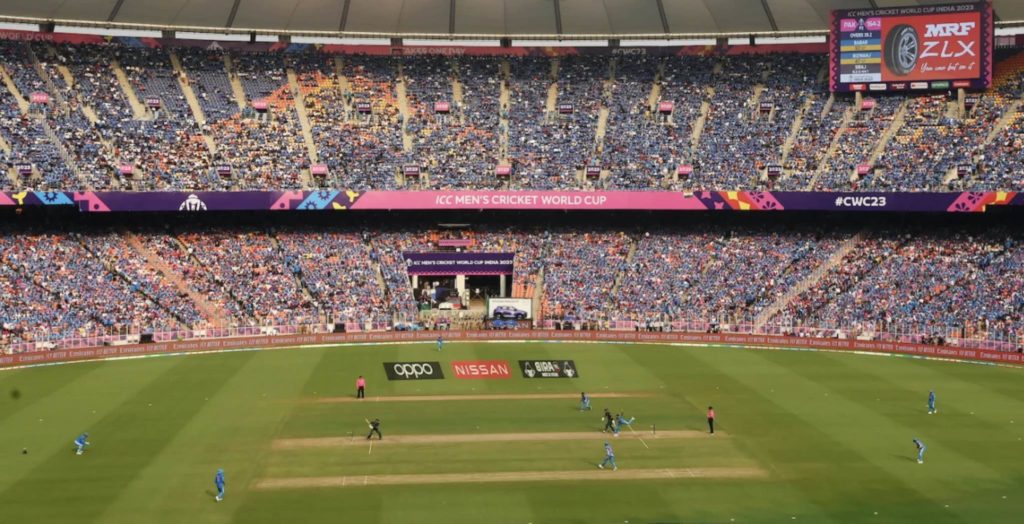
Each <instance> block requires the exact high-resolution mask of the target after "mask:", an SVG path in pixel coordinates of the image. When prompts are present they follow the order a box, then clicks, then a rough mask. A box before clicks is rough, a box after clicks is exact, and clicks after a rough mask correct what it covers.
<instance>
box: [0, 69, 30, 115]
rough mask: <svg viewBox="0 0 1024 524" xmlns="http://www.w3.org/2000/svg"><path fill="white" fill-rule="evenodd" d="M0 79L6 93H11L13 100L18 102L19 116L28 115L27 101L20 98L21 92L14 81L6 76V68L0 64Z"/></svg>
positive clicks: (22, 97)
mask: <svg viewBox="0 0 1024 524" xmlns="http://www.w3.org/2000/svg"><path fill="white" fill-rule="evenodd" d="M0 79H2V80H3V82H4V85H5V86H7V91H8V92H10V93H11V96H13V97H14V100H16V101H17V102H18V109H19V110H21V114H25V113H28V106H29V103H28V99H27V98H25V97H24V96H22V93H21V91H19V90H18V86H17V85H16V84H15V83H14V80H13V79H12V78H11V76H10V75H9V74H7V68H6V67H4V66H3V64H0Z"/></svg>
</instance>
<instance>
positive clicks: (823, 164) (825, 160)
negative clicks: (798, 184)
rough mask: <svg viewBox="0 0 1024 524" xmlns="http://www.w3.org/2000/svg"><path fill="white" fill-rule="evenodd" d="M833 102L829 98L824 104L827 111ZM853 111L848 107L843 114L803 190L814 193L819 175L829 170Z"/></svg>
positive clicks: (832, 99)
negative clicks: (816, 167) (830, 141)
mask: <svg viewBox="0 0 1024 524" xmlns="http://www.w3.org/2000/svg"><path fill="white" fill-rule="evenodd" d="M834 100H835V99H834V98H831V99H830V103H828V104H826V106H828V107H829V109H831V102H833V101H834ZM853 111H854V109H853V108H852V107H849V108H847V109H846V112H845V113H844V114H843V121H842V123H841V124H839V129H837V130H836V134H835V135H834V136H833V137H832V143H831V144H829V146H828V149H827V150H826V151H825V155H824V156H822V157H821V159H820V160H818V169H816V170H815V171H814V176H812V177H811V181H810V182H808V183H807V187H806V188H805V190H806V191H814V188H815V186H817V185H818V179H819V178H821V175H822V174H823V173H825V170H826V169H828V168H829V165H830V161H831V160H832V157H833V156H835V154H836V151H837V150H838V149H839V141H840V140H841V139H842V138H843V134H844V133H846V129H847V128H848V127H850V120H852V119H853ZM824 114H825V113H824V112H822V115H824Z"/></svg>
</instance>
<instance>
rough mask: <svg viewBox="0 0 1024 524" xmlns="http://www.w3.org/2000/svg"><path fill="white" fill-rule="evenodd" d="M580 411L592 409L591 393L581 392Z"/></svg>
mask: <svg viewBox="0 0 1024 524" xmlns="http://www.w3.org/2000/svg"><path fill="white" fill-rule="evenodd" d="M580 411H590V395H588V394H586V393H585V392H584V393H580Z"/></svg>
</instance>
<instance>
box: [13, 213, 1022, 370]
mask: <svg viewBox="0 0 1024 524" xmlns="http://www.w3.org/2000/svg"><path fill="white" fill-rule="evenodd" d="M443 238H460V239H466V240H468V241H469V242H468V243H469V245H468V246H466V247H464V248H461V249H468V250H471V251H498V252H514V253H516V264H515V269H514V274H513V276H512V279H513V286H512V289H513V295H514V296H518V297H521V298H527V299H536V300H537V301H538V302H537V304H538V305H539V307H540V308H541V309H540V311H539V312H538V314H537V315H535V316H536V317H537V322H538V325H551V324H550V323H551V322H554V321H556V320H557V321H562V320H568V321H574V322H588V323H592V324H593V325H600V326H603V327H606V328H612V329H634V328H637V327H639V326H650V325H654V324H658V325H662V326H672V328H673V329H691V330H693V329H697V330H707V329H721V330H731V331H740V332H768V333H788V334H800V333H809V332H813V333H816V334H819V335H821V334H822V333H825V334H827V336H844V337H849V338H852V337H855V336H860V337H867V338H869V339H880V338H881V339H884V338H900V339H903V340H912V341H923V340H926V339H928V338H929V337H942V338H943V339H945V340H947V341H950V342H949V343H959V344H968V345H974V346H982V347H993V348H1000V349H1013V348H1016V347H1019V344H1021V343H1024V340H1022V338H1021V337H1022V336H1024V291H1022V290H1024V282H1022V280H1021V275H1024V272H1022V270H1024V238H1022V237H1021V235H1020V231H1013V230H1003V229H998V228H996V229H992V230H988V231H984V232H975V233H964V232H957V231H944V230H932V231H924V230H918V229H914V228H911V229H910V230H885V229H872V230H870V231H866V232H861V233H857V234H854V231H852V230H848V229H835V228H829V227H804V228H797V229H794V228H781V227H777V226H767V225H766V226H757V227H754V226H744V227H728V226H712V227H706V228H702V229H701V230H700V231H675V230H660V229H658V230H650V231H644V230H640V229H630V230H623V231H604V230H601V229H596V230H579V229H575V228H572V227H558V228H546V229H545V230H540V229H534V228H530V227H522V228H517V227H483V228H473V229H460V230H456V231H455V232H453V231H446V230H441V231H438V230H430V229H418V228H413V229H404V230H388V229H384V230H380V231H372V230H370V231H361V230H358V229H353V228H326V229H324V228H310V227H301V228H298V227H285V228H275V229H273V230H271V229H262V228H259V227H239V228H216V229H210V228H199V229H196V228H187V229H183V230H182V231H180V232H174V231H169V230H153V229H145V228H143V229H139V230H136V231H125V230H117V231H114V230H101V231H94V230H93V229H92V228H86V229H85V230H82V231H81V232H76V231H74V230H72V231H70V232H69V231H63V230H62V231H56V230H48V229H45V228H36V229H32V230H29V231H27V232H26V231H15V230H13V229H10V228H8V229H6V230H4V231H3V233H2V235H0V248H2V252H0V290H3V291H4V293H2V294H0V325H2V326H3V338H4V343H5V345H7V346H8V347H7V348H6V349H7V350H25V349H31V348H36V346H31V345H26V343H31V342H40V341H56V340H63V339H69V338H79V339H82V338H88V337H90V336H92V337H95V336H98V335H104V334H105V335H109V334H111V333H119V332H120V333H127V332H132V333H140V332H154V333H177V332H180V331H182V330H188V329H192V330H197V329H198V330H205V329H210V328H220V327H235V328H242V327H247V326H276V329H284V327H287V326H294V325H298V324H318V325H323V324H324V323H327V322H332V323H333V322H343V323H346V324H352V325H353V326H358V329H362V328H363V327H364V326H368V325H374V326H377V327H379V328H383V327H387V326H391V325H395V324H396V323H405V324H409V323H415V322H417V321H418V319H419V316H418V309H419V305H418V304H417V302H416V299H415V298H414V296H413V289H412V285H411V283H410V279H409V277H408V275H407V273H406V267H405V260H404V257H403V256H402V253H404V252H407V251H435V250H438V249H439V244H438V242H439V240H440V239H443ZM823 330H824V331H823ZM161 336H167V335H161ZM93 340H95V339H93ZM968 340H969V341H970V342H968ZM954 341H960V342H954Z"/></svg>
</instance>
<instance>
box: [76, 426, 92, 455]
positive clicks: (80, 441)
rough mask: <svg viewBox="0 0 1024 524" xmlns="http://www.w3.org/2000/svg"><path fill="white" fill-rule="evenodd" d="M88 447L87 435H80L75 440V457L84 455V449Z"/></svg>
mask: <svg viewBox="0 0 1024 524" xmlns="http://www.w3.org/2000/svg"><path fill="white" fill-rule="evenodd" d="M88 445H89V433H87V432H86V433H82V434H81V435H79V436H78V437H76V438H75V448H77V449H75V455H81V454H82V453H85V447H86V446H88Z"/></svg>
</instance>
